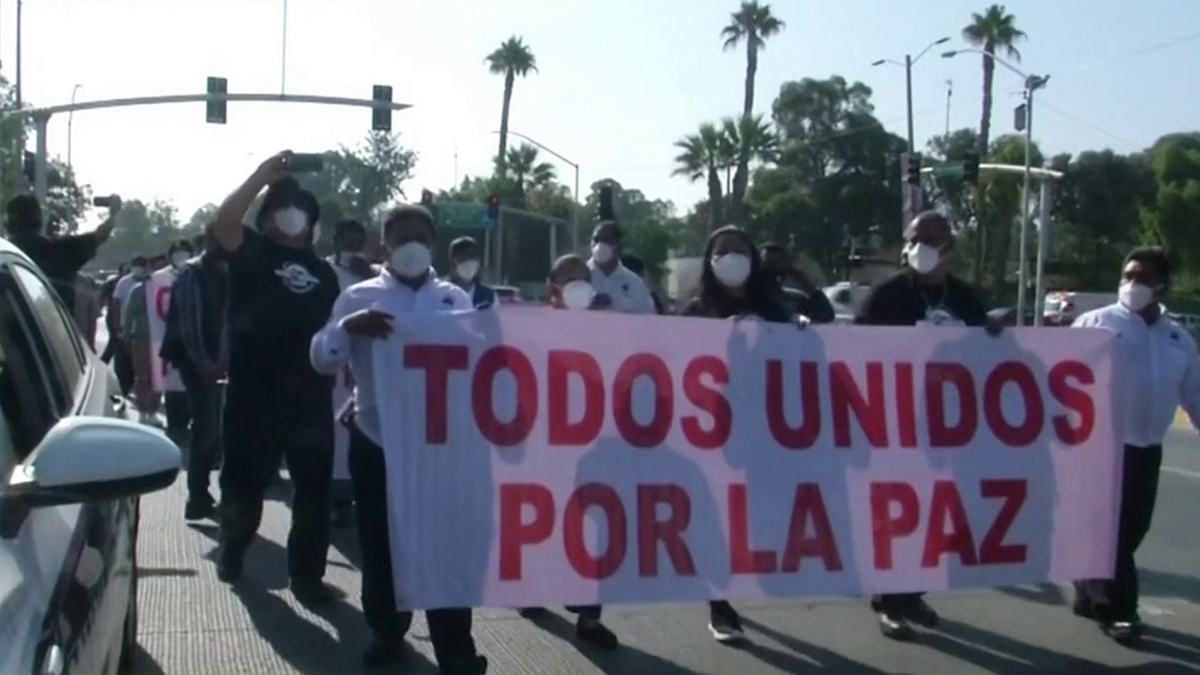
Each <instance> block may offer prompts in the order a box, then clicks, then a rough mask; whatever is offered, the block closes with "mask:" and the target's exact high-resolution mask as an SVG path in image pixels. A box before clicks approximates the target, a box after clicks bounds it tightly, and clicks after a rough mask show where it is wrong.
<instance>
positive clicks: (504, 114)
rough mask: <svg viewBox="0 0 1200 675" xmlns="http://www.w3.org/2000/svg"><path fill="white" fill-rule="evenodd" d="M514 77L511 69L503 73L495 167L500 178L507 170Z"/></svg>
mask: <svg viewBox="0 0 1200 675" xmlns="http://www.w3.org/2000/svg"><path fill="white" fill-rule="evenodd" d="M515 79H516V77H515V74H514V73H513V71H512V69H511V68H510V69H509V70H508V73H506V74H505V75H504V107H502V108H501V109H500V155H499V157H498V158H497V159H496V168H497V171H498V173H499V174H500V177H501V178H504V175H505V174H506V173H507V172H508V163H507V162H508V159H507V158H506V157H505V156H504V153H505V151H506V150H507V149H508V106H509V104H510V103H512V93H513V82H514V80H515Z"/></svg>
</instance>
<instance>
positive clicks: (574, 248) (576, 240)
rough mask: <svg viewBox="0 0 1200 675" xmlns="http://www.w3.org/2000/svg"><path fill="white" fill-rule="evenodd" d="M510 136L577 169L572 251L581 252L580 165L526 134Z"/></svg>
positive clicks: (512, 132)
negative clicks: (527, 142) (524, 141)
mask: <svg viewBox="0 0 1200 675" xmlns="http://www.w3.org/2000/svg"><path fill="white" fill-rule="evenodd" d="M492 133H494V134H498V133H500V132H499V131H493V132H492ZM508 134H509V135H510V136H516V137H517V138H520V139H523V140H526V141H529V142H530V143H533V144H534V145H536V146H537V147H539V148H541V149H542V150H545V151H546V152H548V153H550V154H552V155H554V156H555V157H557V158H559V159H561V160H562V161H564V162H566V163H567V164H570V165H571V168H573V169H575V206H574V208H572V209H571V250H572V251H578V250H579V165H578V164H576V163H575V162H572V161H571V160H569V159H567V158H566V157H563V156H562V155H560V154H558V153H557V152H555V151H553V150H551V149H550V148H547V147H546V146H544V145H542V144H541V143H538V142H537V141H535V140H533V139H532V138H530V137H528V136H526V135H525V134H521V133H517V132H516V131H513V130H512V129H509V130H508ZM553 232H554V230H551V234H553ZM555 253H557V251H555Z"/></svg>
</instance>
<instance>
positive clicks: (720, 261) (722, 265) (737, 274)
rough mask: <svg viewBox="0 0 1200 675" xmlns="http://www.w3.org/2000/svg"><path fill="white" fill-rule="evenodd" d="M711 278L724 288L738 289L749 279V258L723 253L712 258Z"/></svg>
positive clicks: (742, 254) (743, 254) (737, 254)
mask: <svg viewBox="0 0 1200 675" xmlns="http://www.w3.org/2000/svg"><path fill="white" fill-rule="evenodd" d="M712 271H713V276H715V277H717V281H719V282H721V285H722V286H725V287H726V288H739V287H741V285H742V284H744V283H746V279H749V278H750V256H748V255H746V254H745V253H725V254H722V255H715V256H713V258H712Z"/></svg>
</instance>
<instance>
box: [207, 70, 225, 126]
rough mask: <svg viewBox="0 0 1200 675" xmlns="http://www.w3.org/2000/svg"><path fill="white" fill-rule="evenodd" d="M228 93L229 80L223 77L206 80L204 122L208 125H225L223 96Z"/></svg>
mask: <svg viewBox="0 0 1200 675" xmlns="http://www.w3.org/2000/svg"><path fill="white" fill-rule="evenodd" d="M228 92H229V80H226V79H225V78H223V77H210V78H208V101H206V102H205V104H204V105H205V121H207V122H208V123H209V124H225V94H227V93H228Z"/></svg>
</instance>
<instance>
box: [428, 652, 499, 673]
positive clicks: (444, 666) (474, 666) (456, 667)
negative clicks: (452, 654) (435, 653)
mask: <svg viewBox="0 0 1200 675" xmlns="http://www.w3.org/2000/svg"><path fill="white" fill-rule="evenodd" d="M487 669H488V660H487V657H486V656H484V655H482V654H476V655H475V656H468V657H466V658H461V659H454V660H452V661H449V662H447V663H440V662H439V663H438V671H440V672H441V673H442V675H484V673H486V672H487Z"/></svg>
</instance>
